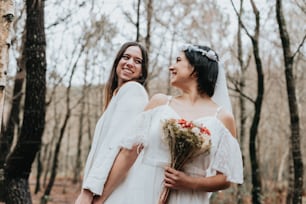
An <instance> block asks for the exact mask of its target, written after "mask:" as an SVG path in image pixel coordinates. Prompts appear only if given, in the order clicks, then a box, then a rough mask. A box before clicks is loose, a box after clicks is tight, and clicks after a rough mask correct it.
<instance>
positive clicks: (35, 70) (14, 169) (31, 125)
mask: <svg viewBox="0 0 306 204" xmlns="http://www.w3.org/2000/svg"><path fill="white" fill-rule="evenodd" d="M26 11H27V12H26V13H27V18H26V40H25V47H24V50H23V51H24V60H25V68H26V73H27V74H26V93H25V103H24V114H23V121H22V127H21V132H20V135H19V136H18V140H17V143H16V146H15V148H14V149H13V151H12V153H11V154H10V155H9V157H8V159H7V162H6V166H5V183H6V188H5V191H6V194H5V201H6V203H7V204H19V203H23V204H24V203H32V200H31V194H30V189H29V181H28V179H29V175H30V173H31V166H32V163H33V161H34V159H35V156H36V153H37V152H38V150H39V148H40V145H41V138H42V134H43V131H44V126H45V95H46V55H45V50H46V40H45V29H44V1H40V0H27V1H26Z"/></svg>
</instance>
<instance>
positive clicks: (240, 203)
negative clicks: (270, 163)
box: [237, 0, 247, 204]
mask: <svg viewBox="0 0 306 204" xmlns="http://www.w3.org/2000/svg"><path fill="white" fill-rule="evenodd" d="M242 14H243V0H240V11H239V16H238V18H240V17H241V16H242ZM238 21H239V19H238ZM242 48H243V46H242V40H241V24H240V23H238V31H237V50H238V61H239V66H240V76H239V78H240V79H239V90H240V92H239V93H240V95H239V107H240V117H239V118H240V121H239V123H240V129H239V130H240V132H239V140H240V148H241V153H242V160H243V162H244V161H245V155H244V154H245V153H244V152H245V151H244V141H245V136H246V119H247V116H246V101H245V98H244V97H243V93H244V89H245V74H246V66H245V63H244V60H243V49H242ZM237 204H243V185H238V191H237Z"/></svg>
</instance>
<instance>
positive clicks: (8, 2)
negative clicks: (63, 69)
mask: <svg viewBox="0 0 306 204" xmlns="http://www.w3.org/2000/svg"><path fill="white" fill-rule="evenodd" d="M0 17H1V18H0V33H1V35H0V133H1V126H2V116H3V108H4V95H5V86H6V76H7V66H8V62H9V59H8V58H9V57H8V55H9V54H8V51H9V48H10V45H11V42H10V37H11V35H10V34H11V33H10V29H11V26H12V21H13V18H14V1H13V0H0Z"/></svg>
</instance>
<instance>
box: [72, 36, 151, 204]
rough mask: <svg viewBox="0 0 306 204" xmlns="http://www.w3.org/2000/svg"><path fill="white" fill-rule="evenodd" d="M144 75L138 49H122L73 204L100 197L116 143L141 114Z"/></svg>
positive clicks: (125, 46)
mask: <svg viewBox="0 0 306 204" xmlns="http://www.w3.org/2000/svg"><path fill="white" fill-rule="evenodd" d="M147 72H148V57H147V52H146V50H145V49H144V48H143V46H142V45H140V44H139V43H136V42H128V43H125V44H123V45H122V47H121V49H120V50H119V52H118V53H117V56H116V58H115V60H114V63H113V66H112V70H111V73H110V76H109V79H108V82H107V84H106V87H105V108H104V113H103V115H102V116H101V118H100V119H99V121H98V123H97V125H96V129H95V133H94V138H93V143H92V146H91V149H90V152H89V155H88V158H87V161H86V166H85V171H84V177H83V185H82V191H81V193H80V195H79V196H78V198H77V200H76V204H87V203H88V204H91V203H92V200H93V196H94V195H101V193H102V191H103V187H104V183H105V181H106V179H107V176H108V173H109V171H110V168H111V167H112V165H113V162H114V160H115V158H116V155H117V154H118V152H119V150H120V144H119V141H121V140H122V138H123V137H125V136H126V135H125V134H126V130H127V127H128V126H129V123H126V121H133V120H135V118H136V116H137V115H138V114H139V113H140V112H142V111H143V109H144V107H145V105H146V103H147V102H148V95H147V93H146V90H145V88H144V87H143V86H142V85H143V84H144V83H145V80H146V78H147Z"/></svg>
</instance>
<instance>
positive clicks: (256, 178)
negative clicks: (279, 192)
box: [249, 0, 264, 204]
mask: <svg viewBox="0 0 306 204" xmlns="http://www.w3.org/2000/svg"><path fill="white" fill-rule="evenodd" d="M250 2H251V4H252V8H253V12H254V14H255V21H256V25H255V34H254V36H253V37H252V38H251V41H252V45H253V55H254V59H255V64H256V71H257V96H256V99H255V104H254V106H255V113H254V116H253V120H252V124H251V129H250V144H249V149H250V160H251V168H252V184H253V186H252V201H253V204H260V203H261V197H262V192H261V191H262V184H261V173H260V168H259V159H258V158H257V153H258V150H257V148H256V143H257V142H256V137H257V133H258V126H259V121H260V114H261V108H262V102H263V96H264V74H263V70H262V63H261V59H260V56H259V47H258V46H259V43H258V38H259V28H260V15H259V11H258V9H257V8H256V5H255V3H254V2H253V1H252V0H250Z"/></svg>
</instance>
